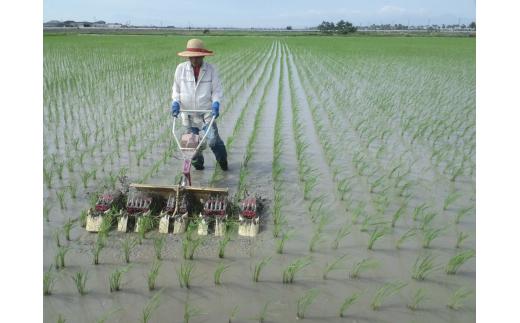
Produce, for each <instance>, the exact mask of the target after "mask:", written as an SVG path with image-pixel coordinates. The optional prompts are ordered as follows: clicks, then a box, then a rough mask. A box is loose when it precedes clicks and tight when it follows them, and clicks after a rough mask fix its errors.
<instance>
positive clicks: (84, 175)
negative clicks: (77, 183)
mask: <svg viewBox="0 0 520 323" xmlns="http://www.w3.org/2000/svg"><path fill="white" fill-rule="evenodd" d="M90 176H91V174H90V172H83V173H81V182H82V183H83V188H84V189H87V187H88V181H89V180H90Z"/></svg>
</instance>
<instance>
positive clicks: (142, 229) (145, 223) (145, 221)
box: [136, 215, 155, 244]
mask: <svg viewBox="0 0 520 323" xmlns="http://www.w3.org/2000/svg"><path fill="white" fill-rule="evenodd" d="M136 221H139V228H138V230H137V233H138V237H139V244H142V243H143V240H144V239H146V233H147V232H148V231H150V230H151V229H153V227H154V225H155V221H154V219H153V218H152V217H151V216H148V215H143V216H141V217H140V218H139V219H137V220H136Z"/></svg>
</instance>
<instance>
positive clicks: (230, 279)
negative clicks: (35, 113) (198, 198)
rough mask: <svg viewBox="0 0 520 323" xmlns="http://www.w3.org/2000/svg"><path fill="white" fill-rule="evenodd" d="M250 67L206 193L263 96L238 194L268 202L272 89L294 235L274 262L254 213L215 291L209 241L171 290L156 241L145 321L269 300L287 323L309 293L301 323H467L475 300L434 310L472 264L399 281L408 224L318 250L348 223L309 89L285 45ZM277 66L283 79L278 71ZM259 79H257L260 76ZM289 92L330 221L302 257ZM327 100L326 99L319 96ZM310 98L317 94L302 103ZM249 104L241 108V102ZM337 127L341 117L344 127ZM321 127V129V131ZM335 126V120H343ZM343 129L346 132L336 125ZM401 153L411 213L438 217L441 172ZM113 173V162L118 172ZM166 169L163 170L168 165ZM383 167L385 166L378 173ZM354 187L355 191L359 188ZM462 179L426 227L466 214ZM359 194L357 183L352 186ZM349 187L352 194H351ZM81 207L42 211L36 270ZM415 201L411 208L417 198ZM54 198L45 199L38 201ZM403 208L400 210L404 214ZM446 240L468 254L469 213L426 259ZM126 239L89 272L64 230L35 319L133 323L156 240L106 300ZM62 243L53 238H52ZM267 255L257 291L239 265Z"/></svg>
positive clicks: (84, 243)
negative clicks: (78, 278) (55, 269)
mask: <svg viewBox="0 0 520 323" xmlns="http://www.w3.org/2000/svg"><path fill="white" fill-rule="evenodd" d="M262 59H263V61H262V63H261V64H260V65H259V66H260V69H259V73H258V76H257V77H256V78H254V80H253V82H252V84H250V85H248V86H247V87H246V90H245V91H244V93H243V94H240V95H239V98H238V99H237V100H236V101H235V107H233V109H232V110H230V113H229V114H227V115H225V118H223V119H222V120H221V123H220V132H221V135H222V137H223V139H224V140H226V139H227V138H228V137H229V136H231V135H232V131H233V126H234V122H236V120H237V119H238V116H239V113H240V111H241V110H242V109H247V110H246V111H247V114H246V117H245V118H244V126H243V127H242V129H241V131H240V132H239V133H238V135H237V138H236V139H235V142H234V145H233V147H232V149H230V151H229V155H230V171H229V172H228V173H225V174H224V175H223V177H222V178H221V179H220V180H219V181H218V182H217V183H215V185H216V186H228V187H230V189H231V190H232V191H233V190H235V189H236V185H237V183H238V173H239V170H240V162H241V160H242V158H243V155H244V153H245V150H246V145H247V141H248V138H249V136H250V129H251V127H252V125H253V123H254V119H255V115H256V111H258V108H259V104H260V100H261V97H262V96H263V95H265V106H264V111H263V115H262V118H261V122H260V125H259V136H258V138H257V142H256V144H255V148H254V151H253V158H252V161H251V162H250V164H249V167H250V170H251V171H250V173H249V176H248V184H249V187H250V189H251V190H252V191H258V192H260V193H261V194H262V196H264V197H266V198H267V199H268V204H267V207H268V209H269V207H270V204H269V200H270V199H272V194H273V193H272V192H273V191H272V190H273V183H272V178H271V168H270V165H271V162H272V149H273V131H274V122H275V117H276V109H277V104H278V103H277V99H278V98H277V95H278V88H279V87H282V98H281V99H282V108H283V110H282V125H283V127H282V135H283V147H284V149H283V153H282V158H281V160H282V165H283V167H284V172H283V176H282V178H283V189H284V193H286V194H284V201H283V202H284V203H283V209H282V210H283V212H284V214H285V216H286V218H287V221H288V227H289V229H292V230H294V236H293V237H292V238H291V239H290V240H289V241H288V242H287V243H286V247H285V249H284V254H281V255H280V254H277V253H276V252H275V240H274V239H273V237H272V220H271V219H270V214H269V212H266V213H265V214H264V223H263V227H262V231H261V233H260V234H259V236H257V237H256V238H254V239H251V238H243V237H238V236H237V237H235V238H234V239H233V241H232V242H230V244H229V245H228V248H227V249H226V257H225V259H224V260H223V261H224V263H227V264H230V268H229V270H228V271H226V272H225V273H224V274H223V279H222V281H223V284H222V285H221V286H215V285H214V283H213V272H214V270H215V268H216V266H217V264H218V263H219V262H220V259H219V258H218V257H217V254H218V250H217V245H218V241H219V239H217V238H214V237H209V238H208V239H207V240H206V241H205V243H204V245H203V246H202V247H201V248H200V249H199V251H198V252H197V253H196V256H195V260H194V261H193V263H194V264H195V274H194V277H193V281H192V288H190V289H189V290H188V289H186V288H180V287H179V284H178V280H177V274H176V270H177V269H178V268H179V267H180V264H181V263H183V262H184V260H183V259H182V248H181V239H182V236H175V235H171V234H169V235H166V246H165V249H164V252H163V261H162V267H161V269H160V273H159V277H158V280H157V289H158V290H161V294H162V297H161V301H160V305H159V307H158V308H157V310H156V311H155V312H154V313H153V315H152V319H151V322H182V320H183V315H184V305H185V304H186V302H189V304H191V305H192V306H195V307H197V308H200V309H201V310H202V312H203V313H204V314H202V315H200V316H197V317H194V318H193V319H192V322H227V321H228V316H229V315H230V313H231V311H232V310H233V308H234V307H235V306H238V314H237V315H236V319H235V320H234V321H236V322H246V321H254V320H255V317H256V316H257V315H258V313H259V311H260V310H261V308H262V307H263V306H264V304H266V302H270V303H269V306H268V315H267V319H266V321H268V322H295V321H297V320H296V315H295V313H296V302H297V299H298V298H299V297H300V296H301V295H303V294H304V293H305V292H306V291H307V290H309V289H311V288H317V289H319V291H320V295H319V296H318V298H317V299H316V301H315V302H314V303H313V304H312V305H311V306H310V307H309V309H308V312H307V313H306V318H305V321H308V322H472V321H474V320H475V297H474V295H473V296H471V297H470V299H468V300H467V301H466V302H465V306H464V307H463V308H462V309H461V310H459V311H453V310H450V309H448V308H447V307H446V302H447V299H448V297H449V296H450V294H451V293H452V292H453V291H455V290H456V289H457V288H459V287H461V286H467V287H472V288H473V290H474V286H475V260H474V259H472V260H470V261H469V262H468V263H466V264H465V265H463V267H462V269H461V271H460V272H459V273H458V274H457V275H452V276H447V275H446V274H444V272H443V270H442V268H441V269H440V270H438V271H436V272H434V273H433V274H432V275H431V276H429V277H428V279H426V280H425V281H421V282H418V281H415V280H412V279H411V278H410V277H411V276H410V270H411V268H412V265H413V263H414V262H415V259H416V258H417V256H418V255H419V254H420V253H422V252H423V251H424V249H422V248H421V241H420V240H419V239H416V238H413V239H411V240H409V241H407V242H406V243H405V244H404V245H403V247H402V248H401V249H396V248H395V242H396V240H397V239H398V238H399V236H400V235H401V234H403V233H404V232H405V231H407V230H408V229H409V228H411V227H412V226H413V225H414V221H413V220H412V219H411V218H410V216H409V214H408V216H405V217H404V218H403V219H401V220H400V222H398V224H397V226H396V228H395V229H394V230H393V232H392V233H390V234H387V235H385V236H384V237H383V238H382V239H381V240H379V241H377V242H376V244H375V247H374V250H367V241H368V235H367V234H366V233H363V232H360V231H359V228H360V226H359V225H354V226H353V227H352V233H351V234H350V235H349V236H347V237H346V238H345V239H344V240H343V241H342V242H341V244H340V247H339V248H338V249H337V250H333V249H331V248H330V243H331V241H332V240H333V236H334V234H335V232H336V230H337V228H338V227H339V226H340V225H342V224H344V223H347V222H348V221H350V220H351V214H350V213H348V212H345V210H344V209H345V205H344V204H343V202H342V201H339V199H338V198H337V192H336V190H335V185H334V184H333V179H332V175H331V169H330V167H329V166H328V165H327V163H326V161H325V159H324V157H323V155H324V152H323V149H322V146H321V144H320V140H319V138H318V134H317V130H316V129H315V127H314V120H313V117H312V114H311V111H310V109H311V108H312V106H311V105H312V104H315V103H314V102H313V101H309V99H308V97H307V96H306V93H307V92H308V91H310V90H311V89H310V88H309V85H310V80H308V79H306V77H305V76H304V75H303V74H302V69H301V68H299V67H298V64H309V63H310V62H303V61H298V59H297V57H296V56H295V54H294V53H293V51H292V49H291V46H290V43H289V45H288V44H287V43H285V42H274V43H273V46H272V47H271V48H270V50H269V51H266V53H265V55H264V56H263V58H262ZM273 65H274V69H273V73H274V75H273V76H272V81H271V82H269V81H268V79H269V76H270V75H269V73H270V71H271V68H272V67H273ZM289 66H290V67H291V70H292V71H293V74H291V75H290V73H289ZM264 69H266V70H267V71H266V73H265V74H264V75H263V76H262V77H261V75H262V72H261V71H263V70H264ZM280 73H282V74H283V77H282V82H281V83H280V82H279V77H280ZM327 73H330V74H328V75H326V77H329V78H335V77H337V76H336V75H334V73H333V71H327ZM291 82H292V85H293V88H294V90H295V91H296V96H295V99H296V100H298V102H297V103H298V105H299V106H300V108H301V111H300V113H299V116H300V118H301V120H300V122H302V123H303V124H304V126H305V138H303V139H304V140H305V141H306V142H308V143H309V144H310V146H309V147H310V148H309V155H310V158H311V161H312V164H313V165H314V166H315V167H316V168H317V169H318V170H319V173H320V177H319V183H318V186H317V192H319V193H322V194H326V196H327V199H328V203H327V208H326V210H327V212H330V214H331V215H332V219H333V221H332V222H331V223H330V224H329V225H327V227H326V229H325V231H324V232H325V241H324V242H323V243H321V244H319V245H318V248H317V249H316V250H315V251H314V252H312V253H310V252H309V251H308V247H309V240H310V237H311V236H312V233H313V223H312V221H311V220H310V218H309V214H308V211H307V207H308V204H307V203H308V202H306V201H304V200H303V188H302V184H301V183H300V181H299V179H298V173H297V160H296V151H295V144H294V140H295V139H294V136H293V131H292V130H293V129H292V118H294V117H295V116H294V115H293V114H292V111H291V105H292V104H293V102H292V100H291V93H290V83H291ZM255 85H258V87H259V90H258V91H257V92H256V94H255V96H254V97H252V98H250V97H249V96H250V95H251V93H252V90H253V87H254V86H255ZM330 94H331V95H333V94H334V93H333V92H330ZM313 95H315V96H316V97H319V95H320V94H319V93H313ZM248 100H249V102H250V104H246V102H248ZM345 120H347V118H346V117H345ZM327 122H328V121H327ZM345 122H347V121H345ZM347 128H349V127H347ZM356 136H357V134H356V133H355V132H354V131H353V130H349V137H350V138H352V139H353V140H354V139H355V138H357V137H356ZM392 142H393V144H394V146H397V147H399V149H402V150H403V151H405V150H406V149H407V148H410V147H405V146H406V145H407V144H406V141H403V140H402V138H400V137H397V136H396V137H395V138H393V139H392ZM338 145H339V149H340V150H341V153H340V154H339V155H340V156H341V157H340V158H341V161H342V162H344V163H345V164H346V166H347V168H348V166H349V165H348V163H349V161H350V160H351V158H352V156H351V154H350V153H349V151H348V149H347V147H348V146H347V145H346V144H343V143H341V140H339V141H338ZM410 149H411V152H412V154H414V155H415V156H417V162H416V164H415V165H414V171H413V172H412V173H411V175H410V176H411V177H412V178H414V179H416V180H417V182H418V184H417V191H416V194H415V195H414V199H413V200H412V201H411V205H412V206H413V205H417V204H419V203H420V202H421V201H422V200H425V199H427V200H428V201H433V202H432V203H433V204H434V205H436V206H437V207H442V199H443V197H444V196H445V195H446V193H447V191H449V190H450V186H451V185H453V184H452V183H451V182H449V180H448V179H447V178H446V177H445V176H443V175H442V174H440V173H438V172H435V170H431V172H432V173H430V174H428V176H425V172H423V171H422V170H426V169H431V168H430V166H431V165H430V162H429V159H428V158H425V157H424V156H427V151H426V150H427V148H426V147H421V146H414V147H411V148H410ZM205 154H206V167H207V168H206V170H205V171H204V172H194V174H193V176H194V178H193V180H194V182H195V183H201V184H203V185H204V184H205V183H209V181H210V178H211V175H212V171H213V168H214V163H213V156H212V154H211V152H210V151H209V150H208V151H206V153H205ZM123 164H124V163H123ZM172 165H174V163H172ZM381 167H389V165H381ZM168 176H171V172H168V171H167V170H165V171H163V172H160V173H159V174H158V175H156V176H155V177H154V178H152V179H151V182H154V183H165V184H166V183H170V180H169V177H168ZM360 183H361V182H360ZM473 183H474V179H471V178H469V179H464V180H461V181H457V183H455V185H456V187H457V189H459V191H460V192H462V193H463V197H462V198H460V199H459V200H457V201H456V202H455V203H454V204H453V205H452V206H451V207H450V208H448V210H446V211H443V212H439V216H438V217H437V218H436V219H435V223H436V224H438V225H441V224H447V223H448V222H449V221H451V220H452V219H453V217H454V215H455V214H456V212H457V210H458V209H460V208H462V207H464V206H466V205H467V204H468V203H469V202H471V201H472V200H471V199H472V196H474V192H473ZM361 184H362V183H361ZM361 184H360V185H359V187H363V185H361ZM80 193H81V194H80V195H81V196H82V198H79V199H78V200H77V201H76V202H69V204H68V206H67V209H66V210H64V211H60V210H56V207H55V209H54V210H53V212H52V213H51V221H50V222H49V223H47V222H44V224H43V228H44V250H43V255H44V270H46V269H47V268H48V267H49V266H51V265H52V264H53V262H54V259H53V258H54V250H55V243H54V240H53V239H52V233H53V231H54V230H55V229H56V228H58V227H59V226H61V225H62V224H63V222H64V221H65V219H67V218H69V217H73V218H75V217H77V216H78V215H79V214H78V210H81V209H84V208H85V207H86V206H87V201H86V198H85V197H84V193H85V192H83V191H82V192H80ZM369 195H370V193H368V190H367V189H366V186H364V188H358V189H357V190H355V194H354V196H355V197H356V199H359V200H368V199H369ZM421 197H422V198H421ZM50 198H54V197H52V196H51V197H50ZM396 207H397V204H392V205H391V206H390V209H395V208H396ZM410 208H411V207H410ZM457 231H464V232H469V233H471V235H470V237H469V238H468V239H467V240H466V241H465V242H464V244H463V247H464V248H472V249H474V248H475V234H474V233H475V217H474V215H470V216H468V217H466V218H464V220H463V221H462V222H461V223H460V224H459V225H458V226H449V227H448V228H447V230H446V232H445V233H444V235H443V236H442V237H440V238H438V239H436V240H434V241H433V243H432V247H431V250H430V251H431V252H432V253H433V254H434V255H435V257H436V258H435V259H436V260H435V262H436V264H445V263H446V262H447V260H448V259H449V258H450V257H451V256H452V255H454V254H455V253H456V252H457V250H456V249H454V248H453V246H454V244H455V237H456V234H457ZM128 235H135V234H133V233H129V234H122V233H118V232H112V233H111V234H110V238H109V240H108V245H107V247H106V248H105V249H104V250H103V251H102V252H101V256H100V264H99V265H97V266H94V265H92V255H91V249H92V246H93V243H94V241H95V239H96V235H94V234H89V233H87V232H85V230H84V229H83V228H79V227H75V228H74V229H73V230H72V232H71V238H72V241H71V242H65V241H62V243H64V244H69V245H70V246H71V250H70V251H69V253H68V254H67V257H66V264H67V266H66V268H65V269H64V270H62V271H61V272H60V273H59V276H58V279H57V281H56V285H55V288H54V291H53V295H51V296H46V297H44V321H45V322H55V321H56V319H57V317H58V315H59V314H61V315H63V317H65V318H66V319H67V322H95V321H96V320H97V319H99V318H101V317H102V316H103V314H105V313H107V312H109V311H111V310H115V309H120V310H119V311H117V312H116V313H115V314H113V315H112V316H111V317H110V318H109V319H108V320H107V322H136V321H139V320H140V317H141V315H142V310H143V307H144V306H145V304H146V302H147V301H148V300H149V299H150V298H151V296H152V295H154V292H149V291H148V288H147V284H146V275H147V272H148V271H149V269H150V267H151V264H152V262H153V260H154V252H153V241H152V238H154V237H157V236H159V234H158V233H157V232H151V233H149V234H148V236H147V239H145V240H144V241H143V243H142V245H138V246H136V248H135V249H134V250H133V252H132V254H131V267H130V269H129V271H128V273H126V274H124V276H123V285H122V288H121V291H119V292H115V293H110V292H109V284H108V276H109V274H110V273H111V272H112V271H113V270H114V269H115V268H121V267H123V266H126V264H124V262H123V259H122V256H121V247H120V244H121V241H122V240H123V239H124V238H125V237H127V236H128ZM62 240H63V239H62ZM345 254H346V255H347V258H346V261H345V266H344V267H345V269H343V270H337V271H332V272H331V273H330V274H329V279H327V280H323V279H322V272H323V267H324V266H325V264H326V263H327V262H330V261H332V260H333V259H334V258H335V257H338V256H342V255H345ZM307 255H310V256H311V257H312V263H311V265H309V266H308V267H306V268H305V269H303V270H302V271H301V272H300V273H298V274H297V276H296V282H295V283H294V284H289V285H285V284H282V283H281V278H282V270H283V268H285V267H286V266H287V265H288V264H289V263H290V262H291V261H293V260H295V259H297V258H300V257H304V256H307ZM267 256H271V257H272V261H271V262H270V263H269V264H268V265H267V266H266V268H265V269H264V271H262V274H261V276H260V282H258V283H254V282H252V281H251V266H252V265H253V264H255V263H256V262H258V261H259V260H260V259H261V258H262V257H267ZM367 257H371V258H374V259H377V260H378V261H379V262H380V263H381V264H382V266H380V267H379V268H378V269H375V270H372V271H369V272H366V273H363V274H362V275H361V277H360V278H359V279H356V280H352V279H349V278H348V272H349V270H350V268H351V266H352V265H353V263H355V262H357V261H359V260H361V259H363V258H367ZM78 270H87V271H88V281H87V294H86V295H84V296H79V295H78V293H77V292H76V290H75V286H74V284H73V282H72V279H71V278H70V276H71V275H72V274H73V273H74V272H76V271H78ZM394 280H401V281H403V282H407V283H408V286H406V287H405V288H404V289H403V290H402V291H401V292H400V293H398V294H397V295H394V296H391V297H389V298H388V299H386V300H385V302H384V305H383V307H382V308H381V309H379V310H378V311H373V310H372V309H371V308H370V303H371V300H372V297H373V295H374V293H375V291H376V290H377V289H378V288H379V287H380V286H381V285H382V284H383V283H385V282H389V281H394ZM419 287H421V288H424V289H425V290H426V292H427V295H428V299H427V300H426V301H425V303H424V304H423V305H422V308H421V309H419V310H417V311H411V310H409V309H408V308H406V304H407V303H408V296H409V295H410V294H411V293H412V292H414V291H415V290H416V289H417V288H419ZM354 292H361V293H362V296H361V298H360V300H359V301H358V303H356V304H354V305H353V306H352V307H351V308H350V309H349V310H348V316H347V317H345V318H339V317H338V315H337V312H338V309H339V307H340V305H341V303H342V301H343V299H344V298H345V297H347V296H349V295H351V294H352V293H354Z"/></svg>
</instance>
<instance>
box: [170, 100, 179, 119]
mask: <svg viewBox="0 0 520 323" xmlns="http://www.w3.org/2000/svg"><path fill="white" fill-rule="evenodd" d="M180 111H181V105H180V104H179V102H177V101H173V103H172V117H174V118H177V116H178V115H179V112H180Z"/></svg>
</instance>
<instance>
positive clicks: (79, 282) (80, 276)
mask: <svg viewBox="0 0 520 323" xmlns="http://www.w3.org/2000/svg"><path fill="white" fill-rule="evenodd" d="M87 278H88V272H87V271H78V272H76V273H75V274H74V275H72V280H73V281H74V284H75V285H76V289H77V290H78V293H79V294H80V295H85V294H86V293H87V291H86V289H85V287H86V285H87Z"/></svg>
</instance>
